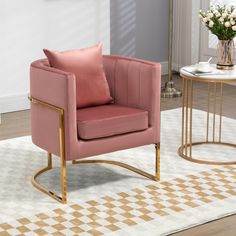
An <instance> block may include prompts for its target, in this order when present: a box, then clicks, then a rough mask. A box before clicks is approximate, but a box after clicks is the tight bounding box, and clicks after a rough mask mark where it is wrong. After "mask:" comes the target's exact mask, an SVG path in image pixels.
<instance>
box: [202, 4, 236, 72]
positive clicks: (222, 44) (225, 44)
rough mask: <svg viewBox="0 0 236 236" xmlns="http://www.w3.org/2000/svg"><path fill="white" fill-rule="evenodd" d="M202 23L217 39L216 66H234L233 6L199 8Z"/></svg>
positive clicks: (235, 14) (235, 26) (235, 28)
mask: <svg viewBox="0 0 236 236" xmlns="http://www.w3.org/2000/svg"><path fill="white" fill-rule="evenodd" d="M200 18H201V21H202V23H203V24H204V25H205V26H206V27H207V28H208V30H209V31H210V32H211V33H212V34H214V35H216V36H217V38H218V39H219V42H218V47H217V68H218V69H222V70H232V69H233V68H234V63H233V62H234V37H235V36H236V9H235V7H234V6H229V7H226V6H221V5H216V6H211V8H210V10H208V11H206V12H204V11H202V10H200Z"/></svg>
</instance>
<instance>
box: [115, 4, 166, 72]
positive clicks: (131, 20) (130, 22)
mask: <svg viewBox="0 0 236 236" xmlns="http://www.w3.org/2000/svg"><path fill="white" fill-rule="evenodd" d="M168 12H169V1H168V0H111V54H119V55H124V56H130V57H138V58H141V59H146V60H152V61H158V62H163V63H165V64H166V65H167V60H168V19H169V18H168V16H169V15H168ZM166 69H167V67H166ZM162 71H164V67H162Z"/></svg>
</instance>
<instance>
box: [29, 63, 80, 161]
mask: <svg viewBox="0 0 236 236" xmlns="http://www.w3.org/2000/svg"><path fill="white" fill-rule="evenodd" d="M75 85H76V80H75V76H74V75H73V74H71V73H66V72H63V71H60V70H58V69H55V68H52V67H49V66H48V65H47V61H46V60H39V61H36V62H33V63H32V64H31V67H30V96H31V97H32V98H35V99H37V100H40V101H42V102H44V103H48V104H50V105H53V106H56V107H58V108H61V109H63V110H64V130H65V149H66V153H65V155H66V159H69V157H70V155H71V152H72V151H73V150H71V146H73V145H74V143H75V142H76V141H77V127H76V86H75ZM59 127H60V114H59V113H58V112H57V111H56V110H55V109H50V107H48V106H44V105H43V104H41V105H40V104H35V103H31V128H32V141H33V142H34V143H35V144H36V145H37V146H39V147H41V148H43V149H45V150H47V151H48V152H51V153H53V154H56V155H60V139H59Z"/></svg>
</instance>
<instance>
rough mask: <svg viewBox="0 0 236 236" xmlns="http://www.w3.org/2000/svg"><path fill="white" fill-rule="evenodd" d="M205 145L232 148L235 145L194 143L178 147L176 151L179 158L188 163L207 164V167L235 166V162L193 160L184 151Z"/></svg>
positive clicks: (235, 146)
mask: <svg viewBox="0 0 236 236" xmlns="http://www.w3.org/2000/svg"><path fill="white" fill-rule="evenodd" d="M204 144H205V145H207V144H216V145H225V146H230V147H233V148H236V145H235V144H231V143H223V142H195V143H192V144H187V145H186V146H185V145H183V146H180V147H179V149H178V154H179V156H180V157H182V158H184V159H185V160H188V161H192V162H195V163H198V164H208V165H235V164H236V161H230V162H225V161H222V162H217V161H205V160H201V159H196V158H193V157H191V156H189V155H188V151H187V150H186V148H187V149H188V148H190V147H191V146H197V145H204Z"/></svg>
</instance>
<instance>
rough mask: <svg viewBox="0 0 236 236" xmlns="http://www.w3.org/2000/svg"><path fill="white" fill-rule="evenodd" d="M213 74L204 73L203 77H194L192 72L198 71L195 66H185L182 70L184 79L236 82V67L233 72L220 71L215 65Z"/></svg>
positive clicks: (212, 66) (212, 65)
mask: <svg viewBox="0 0 236 236" xmlns="http://www.w3.org/2000/svg"><path fill="white" fill-rule="evenodd" d="M210 67H211V69H212V72H210V73H203V74H201V75H194V74H192V73H191V72H188V71H191V70H194V69H196V66H195V65H191V66H185V67H182V68H181V69H180V75H181V77H184V78H190V79H194V80H199V81H206V82H207V81H208V82H211V81H212V82H236V66H235V67H234V69H233V70H219V69H216V65H215V64H211V66H210Z"/></svg>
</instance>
